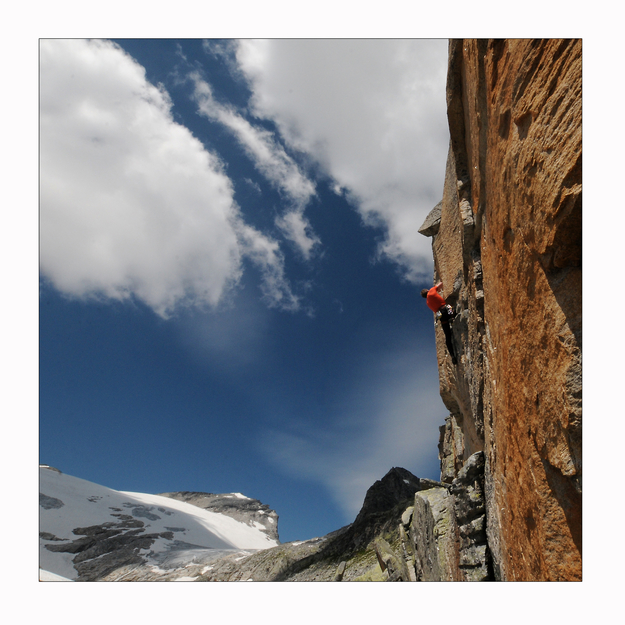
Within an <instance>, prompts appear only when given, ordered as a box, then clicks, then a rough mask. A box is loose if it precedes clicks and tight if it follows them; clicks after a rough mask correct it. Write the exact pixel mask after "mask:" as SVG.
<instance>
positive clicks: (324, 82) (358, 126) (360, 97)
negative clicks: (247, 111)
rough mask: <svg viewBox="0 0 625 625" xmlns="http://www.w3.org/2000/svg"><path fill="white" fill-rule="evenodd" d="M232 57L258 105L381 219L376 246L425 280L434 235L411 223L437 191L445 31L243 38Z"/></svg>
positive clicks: (369, 215) (443, 128) (443, 143)
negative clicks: (440, 34) (432, 37)
mask: <svg viewBox="0 0 625 625" xmlns="http://www.w3.org/2000/svg"><path fill="white" fill-rule="evenodd" d="M237 59H238V62H239V64H240V67H241V68H242V70H243V72H244V73H245V75H246V76H247V78H248V80H249V83H250V86H251V88H252V90H253V99H252V104H253V111H254V113H255V114H256V115H258V116H261V117H265V118H268V119H271V120H273V121H274V122H275V123H276V124H277V126H278V127H279V129H280V132H281V133H282V135H283V137H284V138H285V140H286V141H287V143H289V144H290V145H291V146H292V147H293V148H294V149H297V150H300V151H303V152H306V153H308V154H310V155H312V156H313V157H314V158H315V159H316V160H317V162H318V163H319V164H320V165H321V166H322V168H323V169H324V170H325V171H326V172H327V173H328V174H329V175H330V176H331V177H332V178H333V179H334V181H335V183H336V186H335V189H340V188H341V187H342V188H344V190H345V191H346V193H347V196H348V197H349V198H351V200H352V201H353V202H354V204H355V205H356V206H357V207H358V209H359V211H360V213H361V215H362V216H363V219H364V220H365V222H366V223H369V224H375V225H383V226H384V227H385V228H386V232H387V237H386V240H385V241H384V243H383V244H382V245H381V248H380V252H381V254H382V255H385V256H386V257H388V258H390V259H392V260H394V261H395V262H397V263H399V264H400V265H401V266H402V267H403V269H404V271H405V275H406V277H408V278H409V279H411V280H414V281H417V280H420V279H428V280H429V279H430V278H431V264H432V261H431V250H430V242H429V240H428V239H426V238H425V237H422V236H420V235H419V234H418V233H417V230H418V228H419V226H420V225H421V223H422V222H423V220H424V219H425V217H426V216H427V214H428V212H429V211H430V210H431V209H432V208H433V207H434V206H435V204H436V203H438V201H439V200H440V197H441V195H442V190H443V179H444V168H445V162H446V156H447V148H448V136H449V135H448V128H447V119H446V109H445V76H446V71H447V42H446V40H436V41H428V40H396V39H394V40H378V39H376V40H362V39H358V40H353V39H349V40H340V39H331V40H327V39H321V40H320V39H307V40H301V39H299V40H298V39H276V40H264V41H259V40H249V39H247V40H242V41H239V42H238V48H237Z"/></svg>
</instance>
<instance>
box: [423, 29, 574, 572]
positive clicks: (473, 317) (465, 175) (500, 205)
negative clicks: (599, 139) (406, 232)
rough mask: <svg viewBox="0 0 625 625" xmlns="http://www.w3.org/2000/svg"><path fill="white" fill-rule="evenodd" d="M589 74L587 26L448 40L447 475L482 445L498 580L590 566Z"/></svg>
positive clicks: (438, 270)
mask: <svg viewBox="0 0 625 625" xmlns="http://www.w3.org/2000/svg"><path fill="white" fill-rule="evenodd" d="M581 83H582V44H581V41H580V40H453V41H451V42H450V45H449V70H448V77H447V109H448V119H449V128H450V148H449V155H448V161H447V170H446V177H445V186H444V191H443V199H442V201H441V202H440V203H439V204H438V205H437V206H436V207H435V208H434V209H433V211H432V213H431V214H430V215H429V216H428V218H427V219H426V222H425V223H424V225H423V226H422V227H421V229H420V232H421V234H423V235H425V236H430V237H431V238H432V250H433V256H434V265H435V276H434V279H435V281H439V280H442V282H443V284H444V297H445V298H446V300H447V302H448V303H449V304H451V305H452V306H453V307H454V308H455V310H456V312H457V317H456V320H455V321H454V323H453V334H454V341H455V345H456V351H457V354H458V364H457V366H454V365H453V364H452V362H451V359H450V358H449V356H448V354H447V350H446V347H445V340H444V336H443V332H442V331H441V329H440V327H437V329H436V343H437V353H438V367H439V378H440V389H441V397H442V399H443V402H444V403H445V405H446V407H447V409H448V410H449V412H450V415H449V417H448V418H447V420H446V424H445V426H444V427H442V428H441V440H440V445H439V451H440V457H441V481H442V482H444V483H448V484H451V483H452V482H453V481H454V480H455V479H456V478H457V477H458V475H459V473H460V472H461V471H462V470H463V466H464V465H465V463H466V462H467V460H468V459H469V458H470V457H472V456H473V455H474V454H476V453H478V452H483V457H484V470H483V484H484V495H485V501H486V504H485V505H486V536H487V545H488V552H489V553H488V556H487V558H486V559H487V560H489V561H490V562H489V566H492V575H493V576H494V578H495V579H499V580H579V579H581V569H582V566H581V562H582V556H581V553H582V544H581V543H582V480H581V475H582V432H581V416H582V414H581V412H582V410H581V404H582V400H581V395H582V382H581V380H582V368H581V349H582V305H581V301H582V300H581V291H582V289H581V283H582V208H581V197H582V194H581V177H582V165H581V159H582V132H581V127H582V98H581V95H582V84H581ZM460 578H461V579H462V576H461V577H460Z"/></svg>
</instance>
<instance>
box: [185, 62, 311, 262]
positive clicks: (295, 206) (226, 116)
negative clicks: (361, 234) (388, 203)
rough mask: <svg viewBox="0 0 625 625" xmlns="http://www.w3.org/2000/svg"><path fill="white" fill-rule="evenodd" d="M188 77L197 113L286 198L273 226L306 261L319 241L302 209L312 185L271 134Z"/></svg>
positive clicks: (193, 76) (196, 76)
mask: <svg viewBox="0 0 625 625" xmlns="http://www.w3.org/2000/svg"><path fill="white" fill-rule="evenodd" d="M190 78H191V79H192V80H193V81H194V83H195V98H196V101H197V104H198V108H199V111H200V113H201V114H202V115H205V116H206V117H207V118H209V119H211V120H214V121H217V122H219V123H221V124H223V125H224V126H225V127H226V128H228V129H229V130H230V132H232V134H233V135H234V136H235V137H236V139H237V140H238V142H239V143H240V145H241V146H242V147H243V148H244V150H245V152H246V153H247V155H248V157H249V158H250V159H251V161H252V162H253V163H254V166H255V167H256V169H257V170H258V171H259V172H260V173H261V174H262V175H263V176H265V178H266V179H267V180H268V181H269V182H270V183H271V184H272V185H273V186H274V188H275V189H277V190H278V191H279V192H281V193H282V194H283V195H284V196H285V197H286V199H287V201H288V202H289V204H290V206H291V207H292V208H291V210H289V211H287V213H286V214H285V215H283V216H280V217H278V218H277V220H276V224H277V225H278V227H279V228H280V229H281V231H282V233H283V234H284V236H285V237H286V238H287V239H288V240H290V241H291V242H292V243H294V244H295V246H296V248H297V249H298V250H299V251H300V253H301V254H302V255H303V257H304V258H306V259H307V260H308V259H309V258H310V256H311V250H312V249H313V247H314V246H315V245H317V244H318V243H319V239H318V238H317V237H316V236H315V235H314V233H313V232H312V230H311V227H310V224H309V223H308V221H307V220H306V218H305V217H304V215H303V210H304V207H305V206H306V205H307V204H308V203H309V202H310V200H311V198H312V197H314V195H315V185H314V184H313V182H311V181H310V180H309V179H308V178H307V177H306V176H305V175H304V174H303V173H302V172H301V170H300V167H299V166H298V164H297V163H296V162H295V161H294V160H293V158H291V157H290V156H289V155H288V154H287V153H286V151H285V150H284V148H283V147H282V146H281V145H280V144H279V143H278V142H277V141H276V138H275V135H274V134H273V133H271V132H270V131H269V130H266V129H264V128H261V127H258V126H253V125H252V124H250V122H248V121H247V120H246V119H245V118H244V117H243V116H242V115H240V114H239V113H237V112H236V111H235V110H234V109H233V108H232V107H230V106H225V105H222V104H220V103H218V102H217V101H216V100H215V98H214V97H213V93H212V90H211V87H210V85H209V84H208V83H207V82H206V81H204V80H202V79H201V78H200V76H199V74H197V73H192V74H191V75H190Z"/></svg>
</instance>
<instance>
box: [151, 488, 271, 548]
mask: <svg viewBox="0 0 625 625" xmlns="http://www.w3.org/2000/svg"><path fill="white" fill-rule="evenodd" d="M160 494H161V495H162V496H163V497H170V498H171V499H177V500H178V501H184V502H186V503H190V504H192V505H194V506H197V507H198V508H203V509H204V510H211V511H212V512H218V513H219V514H225V515H226V516H229V517H232V518H233V519H236V520H237V521H241V522H243V523H247V524H248V525H255V526H256V527H258V526H262V528H263V531H264V532H265V533H266V534H267V536H269V538H271V539H272V540H275V541H278V540H279V538H278V515H277V513H276V512H275V510H272V509H271V508H270V507H269V506H268V505H267V504H264V503H261V502H260V501H258V499H251V498H250V497H245V496H244V495H241V494H240V493H227V494H221V495H215V494H213V493H195V492H188V491H182V492H177V493H160Z"/></svg>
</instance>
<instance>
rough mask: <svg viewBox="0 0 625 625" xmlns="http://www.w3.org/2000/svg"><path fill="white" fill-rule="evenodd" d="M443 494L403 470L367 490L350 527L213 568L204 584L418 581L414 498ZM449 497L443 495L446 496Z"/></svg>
mask: <svg viewBox="0 0 625 625" xmlns="http://www.w3.org/2000/svg"><path fill="white" fill-rule="evenodd" d="M438 488H443V490H445V491H446V488H445V485H444V484H442V483H440V482H434V481H431V480H425V479H419V478H418V477H415V476H414V475H413V474H412V473H410V472H409V471H406V470H405V469H401V468H393V469H391V470H390V471H389V472H388V473H387V474H386V475H385V476H384V477H383V478H382V479H381V480H378V481H377V482H375V484H373V486H371V488H369V490H368V491H367V494H366V496H365V500H364V503H363V506H362V509H361V510H360V512H359V513H358V516H357V517H356V519H355V520H354V522H353V523H351V524H350V525H347V526H346V527H343V528H341V529H339V530H337V531H335V532H331V533H330V534H328V535H326V536H323V537H321V538H313V539H311V540H307V541H302V542H292V543H286V544H282V545H279V546H278V547H273V548H271V549H265V550H263V551H258V552H256V553H254V554H251V555H249V556H248V557H245V558H238V559H234V558H233V557H230V556H229V557H227V558H224V559H222V560H220V561H216V562H213V563H211V567H210V569H209V570H207V571H206V572H205V573H204V574H203V575H202V577H201V580H202V581H244V580H245V581H248V580H252V581H328V582H329V581H416V579H417V578H416V574H415V560H414V542H413V540H412V537H411V536H410V537H409V533H410V523H411V521H412V519H413V513H412V511H413V502H414V500H415V493H422V492H426V491H428V492H429V490H430V489H438ZM446 492H447V491H446Z"/></svg>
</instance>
